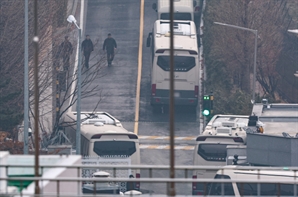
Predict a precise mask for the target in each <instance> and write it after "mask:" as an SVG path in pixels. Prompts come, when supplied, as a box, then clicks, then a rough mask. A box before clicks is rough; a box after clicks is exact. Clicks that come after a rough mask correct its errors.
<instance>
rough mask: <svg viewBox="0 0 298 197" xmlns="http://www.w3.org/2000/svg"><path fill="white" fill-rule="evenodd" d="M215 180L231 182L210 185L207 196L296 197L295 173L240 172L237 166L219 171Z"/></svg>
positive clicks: (275, 171) (268, 171)
mask: <svg viewBox="0 0 298 197" xmlns="http://www.w3.org/2000/svg"><path fill="white" fill-rule="evenodd" d="M215 179H225V180H230V181H231V182H229V183H219V182H218V183H212V184H211V186H210V189H209V192H208V196H237V197H238V196H239V197H240V196H297V194H298V193H297V182H296V181H297V173H296V172H294V171H284V170H274V171H273V170H240V169H237V166H236V167H235V166H231V169H224V170H219V171H218V172H217V173H216V176H215ZM244 180H245V182H243V181H244ZM250 181H251V182H250ZM272 181H274V183H272ZM275 181H276V182H275ZM257 182H259V186H258V183H257ZM295 182H296V183H295ZM258 187H259V188H258Z"/></svg>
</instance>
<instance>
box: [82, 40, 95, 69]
mask: <svg viewBox="0 0 298 197" xmlns="http://www.w3.org/2000/svg"><path fill="white" fill-rule="evenodd" d="M93 49H94V48H93V43H92V41H91V39H90V36H89V35H86V39H85V40H84V41H83V42H82V51H83V53H84V56H85V66H86V68H87V69H88V68H89V58H90V54H91V52H92V51H93Z"/></svg>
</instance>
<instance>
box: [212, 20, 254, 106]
mask: <svg viewBox="0 0 298 197" xmlns="http://www.w3.org/2000/svg"><path fill="white" fill-rule="evenodd" d="M214 24H217V25H222V26H227V27H232V28H236V29H241V30H245V31H250V32H252V33H254V34H255V54H254V73H253V75H254V76H253V85H252V86H253V88H252V103H255V94H256V93H255V90H256V66H257V46H258V30H254V29H248V28H245V27H239V26H236V25H229V24H225V23H220V22H214Z"/></svg>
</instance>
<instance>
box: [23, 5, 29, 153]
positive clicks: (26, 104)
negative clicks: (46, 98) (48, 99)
mask: <svg viewBox="0 0 298 197" xmlns="http://www.w3.org/2000/svg"><path fill="white" fill-rule="evenodd" d="M24 11H25V38H24V40H25V41H24V42H25V43H24V45H25V47H24V154H25V155H26V154H28V152H29V150H28V130H29V79H28V78H29V68H28V62H29V61H28V0H25V8H24Z"/></svg>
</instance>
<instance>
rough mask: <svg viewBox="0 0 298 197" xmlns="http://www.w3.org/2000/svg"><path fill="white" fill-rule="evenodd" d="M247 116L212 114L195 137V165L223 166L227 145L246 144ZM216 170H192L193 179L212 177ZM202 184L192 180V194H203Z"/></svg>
mask: <svg viewBox="0 0 298 197" xmlns="http://www.w3.org/2000/svg"><path fill="white" fill-rule="evenodd" d="M248 119H249V116H242V115H214V116H213V118H212V119H211V120H210V121H209V123H208V124H207V126H206V127H205V130H204V131H203V133H202V134H200V135H199V136H198V137H197V138H196V145H195V149H194V157H193V163H194V165H195V166H225V165H226V158H227V146H228V145H244V144H246V131H244V129H243V127H246V126H247V124H248ZM215 173H216V170H194V171H193V179H197V178H213V177H214V175H215ZM204 191H206V190H205V189H204V185H203V184H200V183H197V182H193V185H192V194H193V195H202V194H204Z"/></svg>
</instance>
